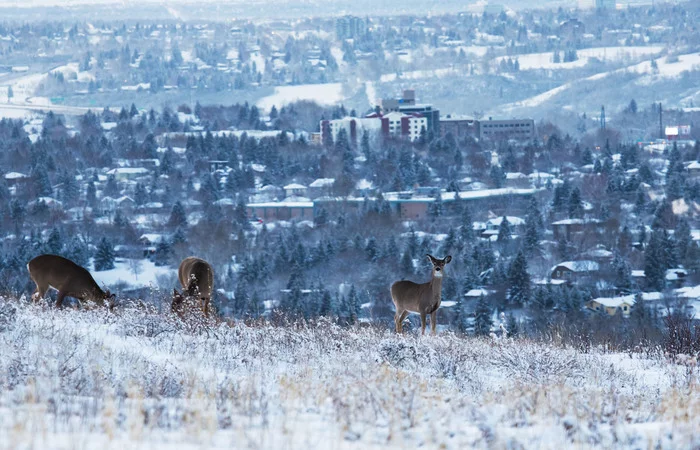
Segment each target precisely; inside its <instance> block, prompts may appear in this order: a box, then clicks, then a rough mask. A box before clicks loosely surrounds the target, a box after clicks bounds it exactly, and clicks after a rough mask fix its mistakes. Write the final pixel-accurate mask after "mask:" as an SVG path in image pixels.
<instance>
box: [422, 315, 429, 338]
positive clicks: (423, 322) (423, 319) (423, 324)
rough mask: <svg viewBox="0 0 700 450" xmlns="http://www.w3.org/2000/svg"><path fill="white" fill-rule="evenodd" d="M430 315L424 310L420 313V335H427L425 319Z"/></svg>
mask: <svg viewBox="0 0 700 450" xmlns="http://www.w3.org/2000/svg"><path fill="white" fill-rule="evenodd" d="M427 317H428V315H427V314H426V313H424V312H421V313H420V335H421V336H425V319H426V318H427Z"/></svg>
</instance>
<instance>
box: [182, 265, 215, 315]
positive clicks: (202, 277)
mask: <svg viewBox="0 0 700 450" xmlns="http://www.w3.org/2000/svg"><path fill="white" fill-rule="evenodd" d="M177 275H178V278H179V279H180V285H182V289H183V291H184V294H185V295H187V296H189V297H194V298H197V299H198V300H199V301H200V302H201V307H202V310H203V311H204V315H205V316H208V315H209V301H210V300H211V295H212V293H213V292H214V269H213V268H212V267H211V264H209V263H208V262H206V261H205V260H203V259H200V258H196V257H194V256H190V257H188V258H185V259H183V260H182V262H181V263H180V268H179V269H178V271H177ZM183 302H184V298H183V296H182V295H180V294H179V293H178V292H177V291H175V292H174V295H173V304H172V310H173V311H174V312H179V311H180V310H181V309H182V305H183Z"/></svg>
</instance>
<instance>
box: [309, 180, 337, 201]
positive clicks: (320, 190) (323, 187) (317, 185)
mask: <svg viewBox="0 0 700 450" xmlns="http://www.w3.org/2000/svg"><path fill="white" fill-rule="evenodd" d="M334 183H335V178H318V179H316V180H314V181H313V182H312V183H311V184H310V185H309V188H308V193H309V196H311V197H312V198H314V197H321V196H323V195H330V194H331V190H332V189H333V184H334Z"/></svg>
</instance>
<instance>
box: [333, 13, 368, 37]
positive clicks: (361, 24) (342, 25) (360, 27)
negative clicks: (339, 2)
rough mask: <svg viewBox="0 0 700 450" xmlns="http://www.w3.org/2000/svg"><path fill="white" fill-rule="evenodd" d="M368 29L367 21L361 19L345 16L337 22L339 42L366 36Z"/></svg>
mask: <svg viewBox="0 0 700 450" xmlns="http://www.w3.org/2000/svg"><path fill="white" fill-rule="evenodd" d="M367 28H368V26H367V21H366V20H365V19H362V18H361V17H355V16H343V17H338V18H337V19H336V20H335V35H336V37H337V38H338V39H339V40H343V39H355V38H357V37H361V36H364V35H365V34H367Z"/></svg>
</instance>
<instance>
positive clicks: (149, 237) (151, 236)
mask: <svg viewBox="0 0 700 450" xmlns="http://www.w3.org/2000/svg"><path fill="white" fill-rule="evenodd" d="M161 239H163V235H162V234H158V233H145V234H142V235H141V237H139V241H148V242H151V243H155V242H158V241H160V240H161Z"/></svg>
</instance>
